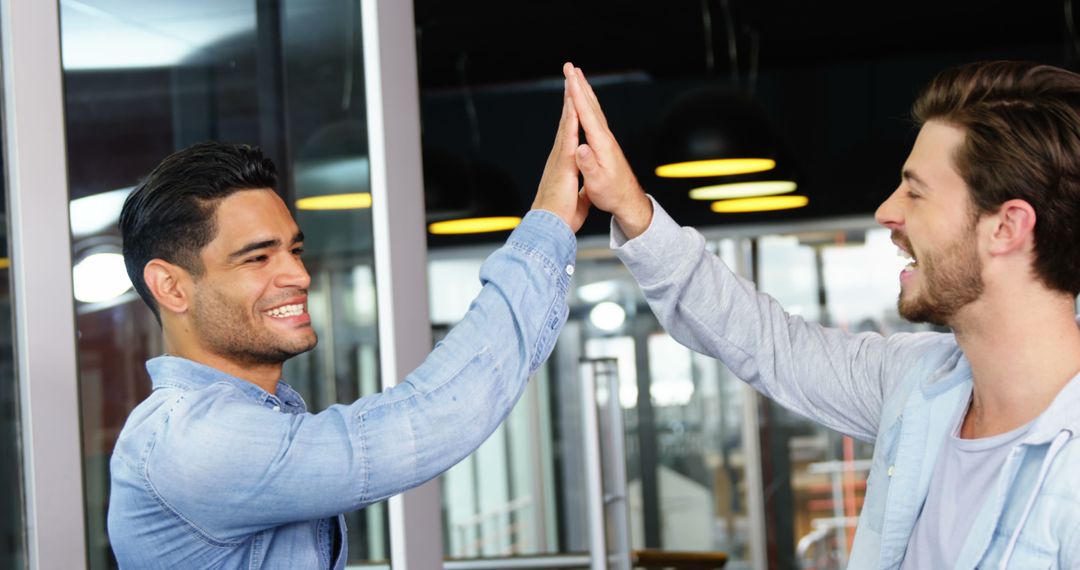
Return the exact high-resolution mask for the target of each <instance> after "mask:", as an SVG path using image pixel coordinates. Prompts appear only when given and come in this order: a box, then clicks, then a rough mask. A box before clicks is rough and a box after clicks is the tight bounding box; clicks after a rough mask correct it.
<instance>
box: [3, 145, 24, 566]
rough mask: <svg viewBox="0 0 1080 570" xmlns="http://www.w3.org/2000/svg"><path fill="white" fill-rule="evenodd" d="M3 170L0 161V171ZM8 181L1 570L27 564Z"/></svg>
mask: <svg viewBox="0 0 1080 570" xmlns="http://www.w3.org/2000/svg"><path fill="white" fill-rule="evenodd" d="M2 167H3V164H2V161H0V168H2ZM6 179H7V177H5V176H0V194H2V195H3V198H0V206H2V209H0V224H2V225H3V227H4V228H5V230H4V231H3V232H0V568H22V567H23V566H24V565H25V564H26V528H25V526H24V521H23V499H22V496H23V484H22V453H21V452H20V447H21V446H20V445H19V437H20V435H19V413H18V410H19V394H18V389H17V387H18V378H17V377H16V376H15V341H14V335H15V321H14V317H13V311H12V298H11V295H12V291H13V287H12V284H11V278H12V263H11V254H10V253H9V250H8V243H9V241H8V234H7V230H6V228H8V227H9V226H8V224H7V192H6V191H5V189H4V187H3V185H4V181H5V180H6Z"/></svg>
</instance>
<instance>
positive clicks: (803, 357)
mask: <svg viewBox="0 0 1080 570" xmlns="http://www.w3.org/2000/svg"><path fill="white" fill-rule="evenodd" d="M564 72H565V75H566V78H567V83H568V88H569V91H570V93H571V98H572V100H573V103H574V109H575V110H576V112H577V113H578V117H579V120H580V122H581V125H582V127H583V128H584V131H585V136H586V140H587V143H586V144H583V145H581V146H579V147H578V149H577V152H576V157H577V161H578V166H579V168H580V169H581V172H582V174H583V176H584V178H585V191H586V193H587V194H588V195H589V198H590V199H591V200H592V202H593V204H595V205H596V206H597V207H598V208H600V209H602V210H606V211H609V212H611V213H612V214H613V216H614V223H613V224H612V247H613V248H615V251H616V254H617V255H618V256H619V257H620V258H621V259H622V260H623V262H624V263H625V264H626V265H627V267H628V268H629V269H630V272H631V273H632V274H633V275H634V278H635V279H636V280H637V281H638V284H639V285H640V286H641V288H642V291H643V292H644V294H645V298H646V300H647V301H648V302H649V305H650V307H652V310H653V312H654V313H655V314H656V316H657V318H658V319H659V320H660V323H661V324H662V325H663V326H664V328H665V329H666V330H667V331H668V333H669V334H671V336H672V337H674V338H675V339H676V340H677V341H679V342H680V343H682V344H683V345H685V346H687V347H689V348H691V349H693V350H695V351H698V352H700V353H703V354H707V355H709V356H713V357H715V358H718V359H720V360H721V361H722V362H723V363H724V364H725V365H726V366H727V367H728V368H730V369H731V370H732V372H734V373H735V374H736V375H737V376H738V377H739V378H741V379H743V380H744V381H746V382H748V383H749V384H751V385H752V386H753V387H754V388H756V389H757V390H758V391H760V392H762V393H763V394H765V395H766V396H769V397H770V398H772V399H774V400H775V401H776V402H777V403H779V404H780V405H782V406H784V407H786V408H789V409H791V410H793V411H795V412H797V413H800V414H802V415H804V416H807V417H810V418H813V419H815V420H817V421H818V422H820V423H822V424H824V425H826V426H828V427H830V428H833V429H836V430H838V431H841V432H844V433H848V434H850V435H853V436H855V437H858V438H860V439H864V440H871V439H873V438H874V435H875V433H876V431H877V428H878V422H879V418H880V414H881V408H882V405H883V401H884V395H885V394H886V393H888V392H889V391H890V390H891V389H892V387H893V386H895V385H896V384H897V383H898V382H899V381H900V379H901V378H902V377H903V374H904V373H905V368H906V364H905V363H906V362H907V359H913V358H914V357H915V356H916V355H918V353H919V348H918V346H919V345H920V343H923V342H924V341H925V340H929V339H924V340H920V338H919V337H917V336H916V337H913V336H912V335H897V336H894V337H890V338H889V339H886V338H884V337H882V336H880V335H877V334H872V333H870V334H861V335H849V334H847V333H844V332H842V331H839V330H836V329H828V328H824V327H821V326H819V325H817V324H815V323H808V322H806V321H804V320H803V319H801V318H799V317H796V316H791V315H788V314H787V313H786V312H785V311H784V309H783V307H781V306H780V304H779V303H777V302H776V300H775V299H773V298H772V297H769V296H768V295H765V294H763V293H759V292H757V291H756V290H755V288H754V285H753V284H752V283H750V282H748V281H746V280H743V279H741V278H739V277H737V276H736V275H735V274H733V273H732V272H731V271H730V270H729V269H728V268H727V267H726V266H725V265H724V263H723V262H722V261H721V260H720V259H719V258H718V257H717V256H715V255H713V254H711V253H709V252H708V251H707V250H706V249H705V240H704V238H703V237H702V236H701V234H699V233H698V232H697V231H695V230H693V229H691V228H681V227H679V226H678V224H676V223H675V222H674V221H672V219H671V218H670V217H669V216H668V215H667V213H666V212H664V211H663V209H662V208H660V207H659V205H657V204H656V203H655V202H653V201H652V200H651V199H650V197H648V196H647V195H646V194H645V193H644V191H643V190H642V189H641V186H640V185H639V184H638V182H637V179H636V178H635V177H634V174H633V172H632V171H631V169H630V165H629V163H628V162H627V161H626V158H625V157H624V156H623V153H622V151H621V150H620V148H619V144H618V142H617V141H616V140H615V138H614V136H613V135H612V133H611V130H610V129H609V128H608V125H607V121H606V119H605V118H604V115H603V111H602V109H601V108H600V104H599V101H598V100H597V98H596V94H595V93H594V92H593V91H592V88H591V87H590V86H589V84H588V82H587V81H586V80H585V76H584V74H583V73H582V72H581V70H580V69H576V68H574V67H573V66H571V65H569V64H567V66H566V67H565V68H564Z"/></svg>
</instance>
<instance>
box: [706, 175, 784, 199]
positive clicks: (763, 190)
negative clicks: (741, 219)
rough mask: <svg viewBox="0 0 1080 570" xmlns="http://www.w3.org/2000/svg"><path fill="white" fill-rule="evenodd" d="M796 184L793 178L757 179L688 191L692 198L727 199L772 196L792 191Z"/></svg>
mask: <svg viewBox="0 0 1080 570" xmlns="http://www.w3.org/2000/svg"><path fill="white" fill-rule="evenodd" d="M796 188H798V184H796V183H795V181H793V180H758V181H753V182H733V183H731V184H715V185H712V186H702V187H700V188H694V189H693V190H691V191H690V198H691V199H692V200H728V199H731V198H752V197H755V196H772V195H775V194H787V193H788V192H794V191H795V189H796Z"/></svg>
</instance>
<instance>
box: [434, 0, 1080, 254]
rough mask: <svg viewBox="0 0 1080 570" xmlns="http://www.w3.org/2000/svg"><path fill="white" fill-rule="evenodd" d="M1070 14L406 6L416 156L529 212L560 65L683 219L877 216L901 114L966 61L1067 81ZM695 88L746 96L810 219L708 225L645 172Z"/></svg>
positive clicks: (1037, 10)
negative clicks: (456, 161)
mask: <svg viewBox="0 0 1080 570" xmlns="http://www.w3.org/2000/svg"><path fill="white" fill-rule="evenodd" d="M1070 9H1071V4H1070V3H1069V2H1061V1H1041V2H1025V3H1020V2H1007V1H1001V0H983V1H973V0H962V1H938V2H928V1H923V0H917V1H910V2H889V3H882V2H866V1H862V2H851V1H844V2H810V1H796V0H762V1H748V0H730V1H724V0H705V1H702V0H677V1H668V2H649V3H645V2H625V1H623V2H620V1H616V0H602V1H579V2H572V1H567V0H546V1H540V0H525V1H514V2H505V1H501V2H500V1H494V0H474V1H465V2H462V1H456V2H449V1H445V0H416V2H415V14H416V26H417V45H418V54H419V76H420V85H421V94H422V100H421V108H422V119H423V125H424V126H423V128H424V142H425V151H426V152H428V151H435V152H440V153H446V152H450V153H457V154H458V155H459V156H460V155H465V156H467V159H468V160H469V161H472V163H474V164H476V163H478V164H482V165H484V167H485V168H490V167H494V168H499V169H502V170H504V171H505V172H507V173H508V174H509V175H510V176H511V177H512V178H514V179H515V182H516V191H517V193H518V196H519V204H520V205H521V207H525V206H527V205H528V202H527V200H528V198H529V196H530V195H531V192H532V191H533V190H534V189H535V185H536V182H537V181H538V180H539V175H540V171H541V169H542V166H543V160H544V157H545V156H546V152H547V148H548V145H550V140H551V136H552V135H553V132H554V127H555V124H556V121H557V118H558V113H559V105H560V102H561V101H560V97H559V90H560V89H561V82H560V81H559V79H560V75H559V71H560V67H561V64H562V62H564V61H567V60H570V61H573V62H574V63H575V64H577V65H579V66H581V67H582V68H583V69H584V70H585V71H586V73H587V74H589V75H590V76H591V77H592V78H593V79H594V81H595V82H596V83H598V86H597V92H598V95H599V96H600V99H601V103H603V104H604V105H605V109H606V111H607V114H608V118H609V122H610V124H611V125H612V129H613V130H614V131H615V134H616V136H617V137H619V139H620V142H621V143H622V145H623V147H624V150H625V151H626V153H627V155H628V157H629V158H630V161H631V163H632V165H633V166H634V169H635V171H636V173H637V174H638V177H639V179H640V180H641V182H642V184H643V185H644V186H645V187H646V189H647V190H649V191H650V192H651V193H653V194H654V196H656V197H657V199H658V200H659V201H660V202H661V204H663V205H664V206H665V207H666V208H667V209H668V210H669V211H671V212H672V213H673V215H675V217H676V219H678V220H679V221H681V222H683V223H687V224H693V225H698V226H704V225H723V224H731V223H755V222H765V221H773V220H790V219H807V218H815V219H816V218H824V217H833V216H846V215H858V214H863V215H865V214H870V213H872V212H873V211H874V209H875V207H876V205H877V204H878V203H880V201H881V200H882V199H883V198H884V197H885V196H887V195H888V193H889V192H890V191H891V190H892V188H893V187H895V184H896V182H897V180H898V173H899V170H900V167H901V164H902V162H903V160H904V157H905V156H906V154H907V151H908V149H909V148H910V145H911V142H912V141H913V140H914V134H915V129H914V127H913V125H912V123H911V121H910V120H909V119H908V109H909V107H910V105H911V102H912V101H913V99H914V98H915V97H916V95H917V94H918V91H919V89H920V87H921V86H922V85H923V84H925V83H926V82H927V81H928V80H929V79H930V78H931V77H932V76H933V75H934V74H935V73H936V72H937V71H940V70H941V69H943V68H945V67H947V66H950V65H955V64H959V63H964V62H968V61H975V60H983V59H1030V60H1036V61H1041V62H1044V63H1050V64H1054V65H1060V66H1066V67H1075V62H1076V51H1075V44H1074V42H1072V41H1069V40H1068V38H1069V37H1070V34H1069V29H1070V28H1069V26H1067V25H1066V14H1067V13H1069V10H1070ZM706 30H711V33H706ZM732 47H733V48H734V50H732V49H731V48H732ZM732 53H734V54H735V55H734V59H735V62H736V63H735V64H732V57H731V54H732ZM710 58H711V60H712V61H711V62H710V61H709V60H710ZM702 85H714V86H717V85H718V86H726V87H737V88H739V89H742V90H747V89H752V90H753V91H754V95H755V97H756V98H757V99H758V100H759V101H760V102H761V103H762V104H763V105H764V107H765V108H766V111H767V113H768V114H769V116H770V118H771V119H772V121H773V123H774V127H775V128H776V130H777V131H778V132H779V134H780V137H781V139H782V142H783V144H784V145H785V146H786V147H787V149H786V150H787V151H788V152H789V153H790V156H791V158H792V163H791V164H793V168H794V169H795V170H796V172H797V176H798V177H799V184H800V192H801V193H804V194H806V195H808V196H809V197H810V199H811V203H810V206H809V207H807V208H804V209H801V210H794V211H789V212H775V213H770V214H749V215H734V216H732V215H728V216H718V215H716V214H713V213H712V212H710V211H709V210H708V204H707V203H703V202H693V201H691V200H689V199H688V198H687V197H686V194H687V190H688V189H689V187H690V185H689V184H688V183H685V182H679V181H672V180H667V179H658V178H656V177H655V176H653V175H652V169H653V167H654V166H655V164H654V161H653V155H654V154H655V152H656V132H657V129H658V128H659V122H660V118H661V116H662V115H663V113H664V111H665V109H667V108H669V106H670V105H671V104H672V102H673V101H674V100H675V99H677V98H678V97H679V96H680V95H681V94H683V93H685V92H687V91H689V90H692V89H694V88H696V87H700V86H702ZM605 229H606V217H605V216H602V215H594V216H592V219H590V221H589V222H588V223H587V226H586V228H585V230H584V231H585V233H597V234H599V233H603V232H604V231H605ZM463 241H469V240H463Z"/></svg>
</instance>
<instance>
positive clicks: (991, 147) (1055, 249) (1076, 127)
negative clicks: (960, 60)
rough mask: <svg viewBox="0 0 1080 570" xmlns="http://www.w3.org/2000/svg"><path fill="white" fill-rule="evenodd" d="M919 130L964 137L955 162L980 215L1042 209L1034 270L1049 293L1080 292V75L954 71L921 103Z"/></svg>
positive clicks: (990, 66)
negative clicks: (1018, 205) (949, 130)
mask: <svg viewBox="0 0 1080 570" xmlns="http://www.w3.org/2000/svg"><path fill="white" fill-rule="evenodd" d="M912 114H913V115H914V117H915V120H916V121H917V122H918V123H919V124H920V125H922V124H925V123H926V122H927V121H931V120H934V121H941V122H944V123H946V124H949V125H952V126H954V127H957V128H960V129H962V130H963V131H964V133H965V137H964V142H963V143H962V144H961V146H960V147H958V148H957V150H956V152H955V155H954V156H953V157H952V158H953V161H954V162H955V164H956V168H957V170H958V172H959V174H960V176H961V177H962V178H963V179H964V182H965V183H967V186H968V188H969V189H970V192H971V199H972V203H973V205H974V208H975V210H976V213H977V214H980V215H981V214H988V213H993V212H996V211H997V210H998V209H999V208H1000V206H1001V205H1002V204H1003V203H1004V202H1006V201H1007V200H1012V199H1020V200H1024V201H1025V202H1027V203H1028V204H1030V205H1031V207H1032V208H1033V209H1034V210H1035V259H1034V262H1033V270H1034V273H1035V275H1036V276H1037V278H1038V279H1039V280H1041V281H1042V282H1043V283H1044V284H1045V285H1046V286H1047V287H1048V288H1050V289H1054V290H1058V291H1064V292H1067V293H1069V294H1071V295H1073V296H1076V295H1077V294H1078V293H1080V263H1077V261H1076V254H1075V247H1076V244H1077V243H1080V75H1077V74H1075V73H1073V72H1071V71H1066V70H1064V69H1060V68H1057V67H1053V66H1049V65H1040V64H1036V63H1029V62H1014V61H991V62H981V63H973V64H968V65H963V66H960V67H955V68H952V69H948V70H946V71H943V72H942V73H940V74H939V75H938V76H937V77H935V78H934V79H933V80H932V81H931V82H930V84H929V86H927V87H926V89H925V90H924V91H923V93H922V95H920V96H919V98H918V100H916V101H915V104H914V106H913V107H912Z"/></svg>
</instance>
